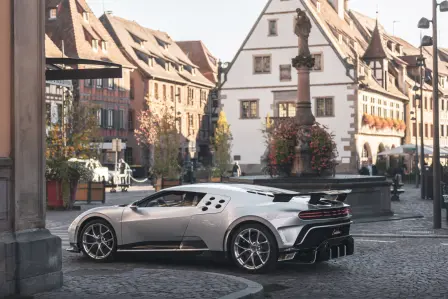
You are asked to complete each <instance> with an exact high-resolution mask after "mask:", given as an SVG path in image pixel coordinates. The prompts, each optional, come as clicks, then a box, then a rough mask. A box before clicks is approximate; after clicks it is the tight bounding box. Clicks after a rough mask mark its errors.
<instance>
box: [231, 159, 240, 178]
mask: <svg viewBox="0 0 448 299" xmlns="http://www.w3.org/2000/svg"><path fill="white" fill-rule="evenodd" d="M240 175H241V167H240V165H238V161H235V164H233V169H232V176H233V177H239V176H240Z"/></svg>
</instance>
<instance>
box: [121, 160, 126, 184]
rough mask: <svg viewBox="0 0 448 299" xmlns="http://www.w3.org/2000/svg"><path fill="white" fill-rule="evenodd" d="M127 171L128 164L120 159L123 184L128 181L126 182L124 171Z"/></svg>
mask: <svg viewBox="0 0 448 299" xmlns="http://www.w3.org/2000/svg"><path fill="white" fill-rule="evenodd" d="M125 170H126V163H125V162H124V160H123V159H120V176H121V184H125V183H126V180H125V175H124V171H125Z"/></svg>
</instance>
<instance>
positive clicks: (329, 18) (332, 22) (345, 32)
mask: <svg viewBox="0 0 448 299" xmlns="http://www.w3.org/2000/svg"><path fill="white" fill-rule="evenodd" d="M302 3H303V4H304V6H305V8H308V11H309V13H310V14H311V15H313V16H314V17H315V19H316V22H317V25H318V26H319V25H320V26H322V27H324V28H325V30H324V31H325V34H324V35H327V37H328V38H329V39H331V41H329V42H330V44H333V46H334V47H335V49H336V51H339V52H340V55H341V56H342V57H344V58H345V57H351V58H355V56H356V54H355V52H354V50H357V51H363V50H364V49H366V48H367V43H366V42H365V40H364V38H363V36H362V34H361V33H360V32H359V31H358V30H357V28H356V27H354V26H353V25H351V22H353V20H352V18H351V16H350V15H349V14H347V13H346V12H345V13H344V19H341V17H340V16H339V14H338V13H337V11H336V10H335V8H334V7H333V6H332V5H331V4H330V3H329V2H328V1H322V0H321V1H319V3H320V11H318V10H317V0H309V1H302ZM307 6H308V7H307ZM340 38H341V39H342V42H341V41H340ZM355 42H356V43H357V44H358V46H357V47H355V46H354V45H355ZM355 48H356V49H355ZM358 55H359V53H358Z"/></svg>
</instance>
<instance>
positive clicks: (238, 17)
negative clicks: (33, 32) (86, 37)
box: [87, 0, 448, 61]
mask: <svg viewBox="0 0 448 299" xmlns="http://www.w3.org/2000/svg"><path fill="white" fill-rule="evenodd" d="M267 1H268V0H87V3H88V4H89V5H90V7H91V8H92V10H93V11H94V13H95V15H96V16H97V17H100V16H101V15H102V14H103V12H104V11H112V12H113V14H114V15H116V16H120V17H123V18H126V19H129V20H134V21H136V22H137V23H139V24H140V25H142V26H145V27H148V28H151V29H155V30H161V31H165V32H167V33H168V34H169V35H170V36H171V38H173V39H174V40H176V41H183V40H202V41H203V42H204V43H205V45H206V46H207V48H208V49H209V50H210V51H211V52H212V54H213V55H214V56H216V57H218V58H219V59H221V60H222V61H231V60H232V59H233V57H234V55H235V54H236V52H237V51H238V49H239V48H240V46H241V44H242V42H243V41H244V39H245V38H246V35H247V34H248V33H249V31H250V29H251V28H252V26H253V24H254V23H255V21H256V19H257V18H258V16H259V14H260V12H261V11H262V9H263V7H264V6H265V5H266V2H267ZM294 1H299V0H294ZM438 2H440V0H439V1H438ZM349 8H350V9H353V10H356V11H358V12H361V13H363V14H365V15H367V16H369V17H372V18H374V17H375V16H376V11H377V10H378V17H379V21H380V23H381V24H382V25H383V26H384V27H385V29H386V31H387V32H389V33H395V35H397V36H399V37H401V38H404V39H405V40H407V41H409V42H411V43H412V44H414V45H417V46H418V44H419V39H420V29H418V28H417V23H418V21H419V19H420V18H421V17H426V18H428V19H431V15H432V0H349ZM398 12H399V13H398ZM444 15H446V16H444ZM438 20H439V22H438V28H439V35H438V36H439V46H440V47H448V12H446V13H439V14H438ZM394 21H396V22H395V23H394ZM394 24H395V25H394ZM423 34H424V35H425V34H426V35H432V29H428V30H424V31H423Z"/></svg>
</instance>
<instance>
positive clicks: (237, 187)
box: [163, 183, 297, 195]
mask: <svg viewBox="0 0 448 299" xmlns="http://www.w3.org/2000/svg"><path fill="white" fill-rule="evenodd" d="M170 190H172V191H187V192H188V191H189V192H205V193H213V192H219V193H222V192H226V191H227V192H229V191H230V192H244V193H246V192H250V193H258V194H260V195H266V193H270V194H278V193H286V194H293V193H297V192H294V191H291V190H286V189H279V188H274V187H267V186H260V185H249V184H227V183H199V184H190V185H181V186H176V187H171V188H167V189H164V190H163V191H170Z"/></svg>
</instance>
